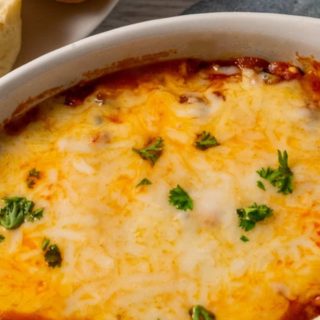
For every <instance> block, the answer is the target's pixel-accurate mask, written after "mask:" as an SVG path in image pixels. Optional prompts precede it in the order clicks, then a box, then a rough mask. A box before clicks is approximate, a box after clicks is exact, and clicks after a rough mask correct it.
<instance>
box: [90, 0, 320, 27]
mask: <svg viewBox="0 0 320 320" xmlns="http://www.w3.org/2000/svg"><path fill="white" fill-rule="evenodd" d="M219 11H253V12H273V13H288V14H296V15H305V16H312V17H320V1H319V0H202V1H199V0H120V1H119V3H118V5H117V6H116V8H115V9H114V11H113V12H112V13H111V14H110V15H109V16H108V17H107V18H106V19H105V21H104V22H103V23H102V24H101V25H100V26H99V27H98V28H97V29H96V30H95V31H94V33H100V32H103V31H107V30H111V29H114V28H118V27H121V26H125V25H128V24H132V23H136V22H141V21H146V20H151V19H158V18H165V17H171V16H176V15H180V14H183V13H184V14H190V13H202V12H219Z"/></svg>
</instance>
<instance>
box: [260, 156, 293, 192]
mask: <svg viewBox="0 0 320 320" xmlns="http://www.w3.org/2000/svg"><path fill="white" fill-rule="evenodd" d="M278 161H279V167H278V168H277V169H272V168H270V167H268V168H262V169H260V170H258V171H257V173H258V175H259V176H260V177H261V178H263V179H266V180H268V181H269V182H270V183H271V184H272V185H273V186H274V187H276V188H277V189H278V192H280V193H283V194H289V193H292V191H293V182H292V181H293V172H292V171H291V169H290V168H289V165H288V153H287V151H283V153H282V152H281V151H280V150H278Z"/></svg>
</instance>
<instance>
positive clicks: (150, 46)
mask: <svg viewBox="0 0 320 320" xmlns="http://www.w3.org/2000/svg"><path fill="white" fill-rule="evenodd" d="M319 33H320V20H319V19H314V18H306V17H297V16H288V15H277V14H261V13H209V14H198V15H189V16H180V17H173V18H169V19H162V20H155V21H149V22H144V23H140V24H135V25H131V26H127V27H123V28H120V29H116V30H112V31H109V32H106V33H102V34H99V35H96V36H93V37H90V38H87V39H84V40H81V41H78V42H76V43H73V44H71V45H68V46H66V47H64V48H62V49H58V50H56V51H53V52H51V53H49V54H46V55H44V56H42V57H40V58H38V59H36V60H34V61H32V62H30V63H28V64H26V65H24V66H22V67H20V68H18V69H16V70H14V71H12V72H11V73H9V74H8V75H6V76H4V77H2V78H1V79H0V121H2V120H4V119H5V118H8V117H10V115H11V114H12V113H13V111H14V110H15V109H16V108H17V106H19V105H20V104H22V103H23V102H25V101H28V103H26V104H25V105H24V106H27V107H29V106H32V105H33V104H35V103H37V102H39V101H40V100H43V99H44V98H45V97H47V96H48V95H52V94H54V93H55V92H56V91H58V90H62V89H63V88H67V87H69V86H71V85H72V84H75V83H77V82H78V81H80V80H81V79H83V78H84V77H88V72H91V71H94V70H97V69H103V68H108V67H110V66H112V65H113V66H115V64H116V63H117V62H119V61H124V60H126V61H127V63H122V64H119V65H118V66H122V67H123V66H125V65H126V66H128V65H130V64H132V63H139V61H141V62H146V61H150V59H151V60H152V59H158V60H161V59H173V58H180V57H194V58H200V59H215V58H226V57H230V56H233V57H234V56H239V55H250V56H260V57H263V58H267V59H277V60H279V59H280V60H281V59H285V60H290V59H294V57H295V55H296V53H297V52H298V53H299V54H302V55H311V54H313V55H314V56H315V57H320V46H319V44H318V36H319ZM158 53H164V54H160V55H157V54H158ZM146 55H147V57H146ZM131 58H135V59H131ZM139 58H140V60H139ZM128 59H129V60H128ZM130 59H131V60H130ZM90 75H91V76H95V75H97V73H90ZM52 88H56V90H51V89H52ZM44 92H45V93H46V94H43V93H44ZM31 98H32V99H31ZM23 109H24V108H23Z"/></svg>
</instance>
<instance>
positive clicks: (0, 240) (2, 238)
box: [0, 234, 6, 243]
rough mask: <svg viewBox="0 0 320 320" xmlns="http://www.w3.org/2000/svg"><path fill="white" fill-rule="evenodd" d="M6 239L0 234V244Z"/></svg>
mask: <svg viewBox="0 0 320 320" xmlns="http://www.w3.org/2000/svg"><path fill="white" fill-rule="evenodd" d="M5 239H6V237H5V236H4V235H2V234H0V243H1V242H3V241H4V240H5Z"/></svg>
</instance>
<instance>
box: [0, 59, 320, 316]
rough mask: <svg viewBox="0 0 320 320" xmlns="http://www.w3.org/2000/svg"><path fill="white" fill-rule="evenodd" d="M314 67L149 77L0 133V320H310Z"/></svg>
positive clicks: (43, 107) (125, 79) (315, 191)
mask: <svg viewBox="0 0 320 320" xmlns="http://www.w3.org/2000/svg"><path fill="white" fill-rule="evenodd" d="M319 68H320V64H319V63H318V62H316V61H315V60H313V59H311V58H303V57H299V65H297V66H296V65H293V64H292V63H287V62H268V61H266V60H264V59H260V58H253V57H251V58H250V57H242V58H241V57H240V58H236V59H231V60H224V61H222V60H219V61H218V60H216V61H203V60H194V59H183V60H175V61H169V62H161V63H157V64H153V65H148V66H143V67H138V68H134V69H129V70H125V71H120V72H116V73H113V74H109V75H106V76H104V77H102V78H99V79H98V80H95V81H94V82H90V83H86V84H82V85H80V86H77V87H74V88H72V89H70V90H68V91H66V92H64V93H63V94H60V95H58V96H55V97H53V98H50V99H49V100H46V101H45V102H43V103H41V104H40V105H38V106H37V107H35V108H33V109H31V110H30V111H28V112H27V113H26V114H24V115H23V116H20V117H16V118H13V119H11V120H10V121H7V122H6V123H5V124H4V127H3V130H2V131H1V138H0V141H1V142H0V167H1V168H2V172H1V181H2V182H1V184H0V197H1V198H3V199H4V200H3V203H2V209H1V211H0V224H1V226H2V227H1V235H2V237H1V240H2V242H1V244H0V254H1V257H2V258H1V260H0V279H1V280H2V281H1V285H0V297H1V298H0V311H1V312H2V313H3V316H1V317H2V318H1V317H0V318H1V319H10V320H13V319H22V318H21V317H23V315H25V317H27V315H31V316H33V317H35V316H38V317H40V318H41V319H52V320H54V319H79V320H82V319H92V320H100V319H108V320H116V319H117V320H119V319H121V320H134V319H161V320H165V319H181V320H184V319H185V320H187V319H192V320H200V319H201V320H202V319H205V320H213V319H215V318H216V319H221V320H226V319H227V320H228V319H235V318H236V319H238V320H251V319H252V320H253V319H256V318H257V315H259V319H260V320H264V319H265V320H270V319H275V320H280V319H281V320H302V319H307V320H311V319H313V318H315V317H316V316H318V315H319V314H320V308H319V295H320V279H319V268H320V248H319V244H320V236H319V234H320V233H319V232H320V229H319V226H320V225H319V205H320V203H319V187H318V181H319V179H320V165H319V161H318V158H319V144H320V132H319V131H320V125H319V121H320V117H319V91H318V88H319V84H320V77H319V76H320V74H319V70H320V69H319ZM190 310H191V311H190ZM21 315H22V316H21ZM29 317H30V316H29ZM40 318H39V319H40ZM27 319H29V318H27ZM30 319H31V318H30Z"/></svg>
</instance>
